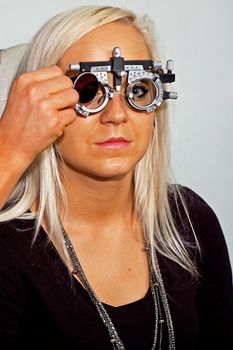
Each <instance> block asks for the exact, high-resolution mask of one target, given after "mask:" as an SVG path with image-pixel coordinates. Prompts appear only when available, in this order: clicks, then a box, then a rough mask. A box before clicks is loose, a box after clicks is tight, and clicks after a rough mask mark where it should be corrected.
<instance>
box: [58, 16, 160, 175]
mask: <svg viewBox="0 0 233 350" xmlns="http://www.w3.org/2000/svg"><path fill="white" fill-rule="evenodd" d="M114 47H120V48H121V54H122V56H123V57H124V59H125V60H133V59H134V60H136V59H139V60H143V59H150V54H149V50H148V48H147V46H146V44H145V42H144V39H143V37H142V35H141V34H140V33H139V32H138V31H137V30H136V29H135V28H134V27H132V26H130V25H128V24H125V23H123V22H121V21H115V22H113V23H109V24H105V25H103V26H101V27H99V28H97V29H95V30H93V31H91V32H90V33H88V34H86V35H85V36H84V37H83V38H81V39H80V40H79V41H77V43H75V44H74V45H73V46H72V47H71V48H70V49H68V50H67V51H66V53H65V54H64V55H63V56H62V57H61V59H60V60H59V62H58V65H59V66H60V67H61V68H62V69H63V71H64V72H65V71H67V70H68V66H69V64H70V63H78V62H81V61H108V60H109V59H110V57H112V50H113V48H114ZM110 75H111V73H110ZM111 79H112V77H111ZM110 85H112V81H110ZM153 119H154V113H153V112H152V113H146V112H139V111H136V110H133V109H132V108H130V107H129V106H128V104H127V102H126V100H125V98H124V96H123V95H122V93H116V94H115V95H114V97H113V98H112V99H110V101H109V102H108V104H107V107H105V109H103V110H102V111H100V112H99V113H96V114H92V115H90V116H88V117H86V118H82V117H78V116H77V119H76V121H75V122H74V123H73V124H71V125H70V126H68V127H66V128H65V131H64V134H63V136H62V137H61V138H60V139H59V141H58V142H57V144H58V147H59V150H60V153H61V155H62V157H63V159H64V162H65V168H64V171H65V172H67V171H72V172H73V171H75V172H76V173H79V174H82V175H86V176H88V177H92V178H95V179H116V178H119V177H120V178H121V177H122V176H124V175H128V174H132V172H133V170H134V168H135V166H136V164H137V163H138V161H139V160H140V159H141V158H142V157H143V155H144V154H145V152H146V150H147V148H148V145H149V142H150V139H151V133H152V127H153Z"/></svg>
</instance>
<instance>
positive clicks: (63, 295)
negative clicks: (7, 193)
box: [0, 189, 233, 350]
mask: <svg viewBox="0 0 233 350" xmlns="http://www.w3.org/2000/svg"><path fill="white" fill-rule="evenodd" d="M183 191H184V195H185V197H186V201H187V205H188V210H189V213H190V217H191V221H192V224H193V226H194V229H195V232H196V235H197V237H198V240H199V242H200V245H201V249H202V256H201V257H199V256H198V254H197V253H196V258H197V265H198V271H199V273H200V278H199V281H196V280H192V279H190V276H189V273H187V272H185V270H183V269H182V268H181V267H180V266H178V265H177V264H176V263H174V262H171V261H169V260H168V259H166V258H164V257H162V256H159V257H158V258H159V264H160V269H161V272H162V276H163V281H164V284H165V289H166V292H167V296H168V302H169V306H170V311H171V316H172V320H173V326H174V331H175V339H176V349H177V350H194V349H195V350H209V349H211V350H228V349H229V350H230V349H233V301H232V274H231V268H230V262H229V256H228V252H227V248H226V243H225V240H224V236H223V233H222V230H221V227H220V225H219V222H218V219H217V218H216V216H215V214H214V212H213V211H212V209H211V208H210V207H209V206H208V205H207V204H206V203H205V202H204V201H203V200H202V199H201V198H200V197H199V196H197V195H196V194H194V193H193V192H192V191H190V190H188V189H185V190H184V189H183ZM171 206H172V208H173V209H172V210H173V214H174V217H175V220H176V224H177V227H178V229H179V232H180V234H181V235H182V237H183V238H184V239H189V238H188V237H191V234H190V230H189V228H188V225H187V220H186V219H185V215H184V212H183V211H182V208H181V207H180V215H181V217H180V216H179V214H178V211H177V209H176V206H175V205H174V201H173V199H171ZM33 231H34V220H13V221H11V222H5V223H2V224H1V225H0V348H1V349H2V350H5V349H7V350H11V349H24V350H27V349H33V350H34V349H49V348H50V347H51V349H78V350H79V349H80V350H82V349H83V350H84V349H85V350H87V349H90V350H92V349H93V350H95V349H102V350H112V345H111V343H110V340H109V335H108V331H107V328H106V327H105V326H104V325H103V322H102V320H101V319H100V316H99V315H98V313H97V311H96V309H95V306H94V305H93V304H92V302H91V301H90V298H89V296H88V294H87V292H86V290H85V289H84V288H83V287H82V285H81V284H80V283H79V282H78V281H77V280H76V279H75V278H74V277H71V276H70V274H69V272H68V270H67V268H66V266H65V265H64V263H63V262H62V260H61V258H60V257H59V255H58V253H57V251H56V250H55V248H54V246H53V245H52V244H51V243H50V242H48V239H47V235H46V233H45V232H44V230H43V228H41V230H40V232H39V236H38V238H37V240H36V242H35V244H34V245H32V237H33ZM194 255H195V253H193V256H194ZM119 283H120V281H119ZM104 306H105V307H106V309H107V312H108V313H109V315H110V317H111V319H112V321H113V323H114V325H115V328H116V329H117V331H118V334H119V335H120V337H121V339H122V340H123V342H124V345H125V348H126V350H133V349H134V350H135V349H136V350H137V349H138V350H150V349H151V346H152V343H153V336H154V306H153V299H152V296H151V292H150V290H148V292H147V294H146V295H145V297H144V298H142V299H140V300H138V301H135V302H132V303H130V304H127V305H123V306H119V307H113V306H110V305H106V304H104ZM165 338H166V334H165V335H164V339H165ZM162 349H163V350H167V349H168V342H167V340H166V339H165V342H164V343H163V347H162Z"/></svg>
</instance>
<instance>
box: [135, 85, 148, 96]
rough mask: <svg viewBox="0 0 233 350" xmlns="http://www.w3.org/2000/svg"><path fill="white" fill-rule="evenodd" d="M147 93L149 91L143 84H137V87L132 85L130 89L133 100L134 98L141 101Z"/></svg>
mask: <svg viewBox="0 0 233 350" xmlns="http://www.w3.org/2000/svg"><path fill="white" fill-rule="evenodd" d="M148 92H149V89H148V87H147V86H145V85H144V84H137V85H134V86H133V88H132V93H133V98H134V99H136V98H140V99H143V98H145V97H146V95H147V94H148Z"/></svg>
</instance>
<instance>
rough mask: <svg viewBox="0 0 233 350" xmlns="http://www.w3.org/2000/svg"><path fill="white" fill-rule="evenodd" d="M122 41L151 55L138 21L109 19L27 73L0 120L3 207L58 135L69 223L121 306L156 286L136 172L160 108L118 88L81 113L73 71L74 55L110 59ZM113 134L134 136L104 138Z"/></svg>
mask: <svg viewBox="0 0 233 350" xmlns="http://www.w3.org/2000/svg"><path fill="white" fill-rule="evenodd" d="M96 43H98V45H97V44H96ZM116 46H119V47H120V48H121V52H122V56H124V57H125V59H128V60H130V59H149V58H150V53H149V50H148V48H147V46H146V44H145V42H144V39H143V37H142V35H141V34H140V33H139V32H138V31H137V30H136V29H135V28H133V27H132V26H131V25H128V24H125V23H123V22H121V21H115V22H112V23H110V24H106V25H103V26H101V27H99V28H98V29H96V30H93V31H92V32H90V33H88V34H87V35H85V36H84V37H83V38H81V39H80V40H79V41H78V42H77V43H75V44H74V45H73V46H72V47H71V48H70V49H69V50H67V52H66V53H65V54H64V55H63V56H62V57H61V58H60V60H59V61H58V63H57V66H54V67H48V68H43V69H40V70H37V71H35V72H30V73H26V74H23V75H22V76H21V77H19V78H18V79H17V80H16V81H15V82H14V84H13V86H12V90H11V92H10V95H9V99H8V102H7V106H6V108H5V111H4V113H3V116H2V118H1V120H0V174H1V183H0V207H1V206H2V205H3V203H4V201H5V200H6V198H7V197H8V196H9V193H10V192H11V190H12V188H13V187H14V185H15V183H16V182H17V181H18V179H19V178H20V176H21V175H22V174H23V172H24V171H25V170H26V169H27V167H28V166H29V165H30V164H31V162H33V160H34V159H35V158H36V157H37V156H38V155H39V154H40V152H41V151H43V150H44V149H45V148H46V147H47V146H48V145H50V144H51V143H53V142H57V145H58V147H59V150H60V152H61V154H62V157H63V159H64V164H63V165H61V170H62V173H63V181H64V187H65V190H66V193H67V198H68V212H67V216H66V219H65V220H64V222H63V226H64V228H65V230H66V231H67V232H68V234H69V236H70V239H71V241H72V243H73V245H74V248H75V250H76V252H77V254H78V256H79V259H80V261H81V264H82V266H83V268H84V271H85V273H86V275H87V278H88V280H89V282H90V284H91V285H92V287H93V289H94V290H95V292H96V293H97V295H98V296H99V298H100V299H101V300H102V301H103V302H105V303H107V304H110V305H113V306H119V305H123V304H127V303H130V302H132V301H135V300H138V299H140V298H142V297H144V295H145V294H146V292H147V290H148V288H149V276H148V264H147V258H146V255H145V251H144V249H143V248H144V244H143V234H142V229H141V226H140V223H139V221H138V219H137V217H136V215H135V211H134V207H133V188H132V176H133V172H134V169H135V166H136V164H137V163H138V161H139V160H140V159H141V158H142V157H143V155H144V154H145V152H146V150H147V148H148V144H149V141H150V138H151V133H152V125H153V118H154V115H153V113H152V114H149V113H142V112H138V111H136V110H133V109H132V108H130V107H129V106H128V105H127V103H126V101H125V100H124V97H123V96H122V94H121V93H117V94H115V96H114V97H113V99H112V100H111V101H110V102H109V104H108V106H107V107H106V108H105V109H104V110H103V111H101V112H99V113H97V114H95V115H92V116H90V117H87V118H81V117H79V116H77V115H76V113H75V112H74V110H73V107H74V105H75V104H76V103H77V102H78V94H77V92H76V91H75V90H74V89H73V88H72V83H71V80H70V79H69V78H68V77H67V76H66V75H65V74H66V72H67V70H68V65H69V64H70V63H76V62H79V61H97V60H109V58H110V57H112V49H113V47H116ZM16 111H17V113H16ZM110 137H123V138H125V139H127V140H128V141H129V142H128V144H127V145H124V147H103V146H102V145H100V144H99V143H101V142H103V141H105V140H106V139H109V138H110ZM6 149H7V151H8V152H5V150H6ZM35 208H36V203H35V206H34V209H35ZM32 209H33V208H32ZM45 229H46V228H45Z"/></svg>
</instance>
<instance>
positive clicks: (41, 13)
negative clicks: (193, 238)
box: [0, 0, 233, 263]
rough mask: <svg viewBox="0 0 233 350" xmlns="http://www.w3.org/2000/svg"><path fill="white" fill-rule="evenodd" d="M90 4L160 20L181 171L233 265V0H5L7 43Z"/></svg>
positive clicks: (177, 170)
mask: <svg viewBox="0 0 233 350" xmlns="http://www.w3.org/2000/svg"><path fill="white" fill-rule="evenodd" d="M84 4H99V5H103V4H108V5H119V6H125V7H127V8H129V9H132V10H134V11H135V12H137V13H140V14H144V13H148V14H150V16H151V17H152V18H153V20H154V21H155V25H156V29H157V37H158V39H159V40H160V48H161V49H162V50H163V56H164V58H172V59H174V61H175V73H176V77H177V81H176V83H175V84H174V90H175V91H178V92H179V99H178V100H177V101H175V102H174V101H171V102H170V109H171V116H170V118H171V137H172V166H173V172H174V174H175V177H176V181H177V182H179V183H181V184H183V185H186V186H188V187H191V188H192V189H193V190H194V191H196V192H197V193H199V195H201V196H202V197H203V198H204V199H205V200H206V201H207V202H208V203H209V204H210V206H211V207H212V208H213V209H214V211H215V212H216V214H217V216H218V218H219V220H220V223H221V226H222V228H223V231H224V234H225V237H226V241H227V244H228V249H229V253H230V257H231V261H232V263H233V236H232V225H233V165H232V152H233V137H232V134H233V88H232V81H233V39H232V34H233V21H232V14H233V1H232V0H222V1H219V0H195V1H191V0H175V1H174V0H166V1H163V0H160V1H158V0H149V1H143V0H134V1H125V0H119V1H117V0H115V1H113V0H111V1H106V0H101V1H100V0H94V1H91V0H89V1H81V0H59V1H58V0H40V1H33V0H20V1H17V0H0V48H6V47H9V46H13V45H17V44H20V43H25V42H28V41H29V40H30V38H31V37H32V35H33V34H34V32H35V31H36V30H37V29H38V28H39V27H40V26H41V25H42V24H43V23H44V22H45V21H46V20H47V19H48V18H50V17H51V16H53V15H55V14H57V13H58V12H61V11H63V10H67V9H69V8H72V7H76V6H79V5H84Z"/></svg>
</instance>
